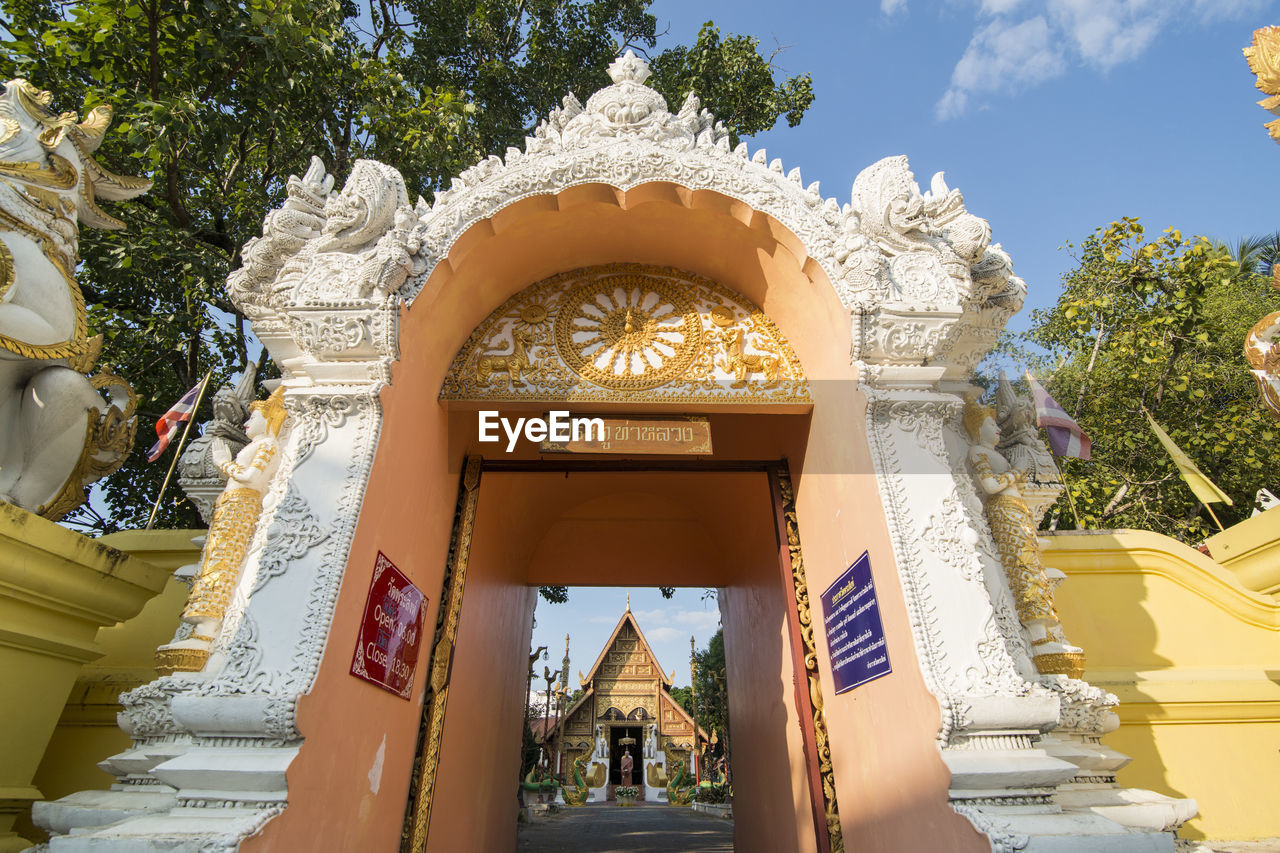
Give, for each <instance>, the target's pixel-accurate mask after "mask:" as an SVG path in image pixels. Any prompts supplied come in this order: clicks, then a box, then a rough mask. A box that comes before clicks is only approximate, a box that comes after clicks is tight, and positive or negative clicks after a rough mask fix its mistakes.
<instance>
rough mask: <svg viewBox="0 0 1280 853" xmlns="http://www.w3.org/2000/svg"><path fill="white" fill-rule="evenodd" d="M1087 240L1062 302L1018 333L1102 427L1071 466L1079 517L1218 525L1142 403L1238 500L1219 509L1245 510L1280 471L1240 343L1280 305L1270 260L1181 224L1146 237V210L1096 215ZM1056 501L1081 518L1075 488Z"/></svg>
mask: <svg viewBox="0 0 1280 853" xmlns="http://www.w3.org/2000/svg"><path fill="white" fill-rule="evenodd" d="M1073 248H1075V247H1073ZM1078 249H1079V261H1080V263H1079V266H1078V267H1077V268H1076V269H1074V270H1072V271H1071V272H1069V273H1068V274H1066V275H1065V276H1064V277H1063V291H1062V295H1061V296H1060V298H1059V300H1058V303H1057V304H1056V305H1055V306H1053V307H1052V308H1049V309H1047V310H1041V311H1036V312H1034V314H1033V315H1032V316H1033V327H1032V329H1031V330H1030V331H1029V332H1027V333H1026V334H1025V335H1024V336H1022V343H1023V344H1024V345H1025V344H1031V345H1034V346H1035V347H1036V348H1037V349H1036V353H1037V354H1035V355H1028V350H1026V349H1024V350H1023V355H1024V356H1025V357H1027V360H1028V361H1030V362H1031V363H1032V364H1033V365H1035V367H1036V370H1037V371H1038V372H1039V373H1040V374H1041V375H1044V376H1049V377H1050V378H1049V381H1048V383H1047V387H1048V390H1049V393H1050V394H1052V395H1053V396H1054V398H1055V399H1057V400H1058V402H1060V403H1061V404H1062V405H1063V407H1064V408H1066V409H1067V411H1068V413H1078V416H1077V418H1076V419H1077V421H1078V422H1079V423H1080V425H1081V426H1082V427H1083V428H1084V430H1085V432H1087V433H1088V434H1089V435H1090V436H1091V437H1092V439H1093V460H1092V461H1091V462H1087V463H1086V462H1081V461H1080V460H1076V459H1069V460H1066V461H1065V466H1064V474H1065V477H1066V481H1067V483H1068V484H1069V488H1070V491H1071V495H1072V497H1073V498H1074V503H1075V509H1076V511H1078V513H1079V520H1080V524H1081V526H1083V527H1087V528H1140V529H1146V530H1155V531H1158V532H1160V533H1164V534H1167V535H1169V536H1174V537H1177V538H1179V539H1182V540H1184V541H1187V542H1194V541H1197V540H1199V539H1201V538H1203V537H1204V536H1206V535H1208V534H1211V533H1214V532H1216V526H1215V525H1214V524H1213V522H1212V520H1211V519H1210V517H1209V516H1208V514H1207V513H1205V511H1204V510H1203V508H1202V507H1201V506H1200V504H1199V502H1198V501H1197V500H1196V498H1195V496H1194V495H1193V494H1192V493H1191V490H1190V489H1189V488H1188V487H1187V485H1186V484H1185V483H1184V482H1183V480H1182V479H1181V477H1180V476H1179V474H1178V472H1177V469H1176V467H1175V466H1174V464H1173V462H1172V460H1171V459H1170V458H1169V456H1168V454H1166V453H1165V452H1164V450H1163V449H1162V447H1161V446H1160V444H1159V442H1158V441H1157V439H1156V437H1155V435H1154V434H1153V433H1152V432H1151V429H1150V428H1149V427H1148V425H1147V420H1146V418H1145V416H1144V415H1143V407H1144V406H1145V407H1146V409H1148V410H1149V411H1150V412H1151V414H1152V416H1153V417H1154V418H1155V419H1156V421H1157V422H1158V423H1159V424H1160V425H1161V426H1162V427H1164V428H1165V430H1166V431H1167V432H1168V433H1169V435H1170V436H1171V437H1172V438H1173V440H1174V442H1176V443H1177V444H1178V446H1179V447H1181V448H1182V449H1183V450H1184V451H1185V452H1186V453H1187V454H1188V455H1189V456H1190V457H1191V458H1192V459H1193V460H1194V461H1195V463H1196V465H1197V466H1198V467H1199V468H1200V470H1201V471H1203V472H1204V473H1205V474H1206V475H1207V476H1208V477H1209V478H1210V479H1211V480H1213V481H1214V482H1215V483H1216V484H1217V485H1218V486H1219V487H1220V488H1221V489H1222V490H1223V491H1225V492H1226V493H1227V494H1228V495H1230V496H1231V498H1232V499H1233V500H1234V502H1235V506H1234V507H1226V506H1224V505H1222V504H1218V505H1215V506H1214V511H1215V512H1216V513H1217V514H1218V517H1219V518H1220V519H1221V520H1222V523H1223V524H1224V525H1230V524H1231V523H1233V522H1236V521H1240V520H1242V519H1243V518H1245V517H1246V516H1248V515H1249V514H1250V513H1251V512H1252V510H1253V507H1254V495H1255V493H1256V492H1257V490H1258V489H1260V488H1263V487H1266V488H1270V489H1272V490H1273V491H1274V490H1276V488H1277V486H1278V485H1280V444H1277V441H1276V438H1277V435H1278V434H1280V424H1277V422H1276V421H1275V419H1274V418H1272V417H1271V416H1270V415H1269V414H1268V413H1267V412H1266V411H1265V410H1264V408H1263V406H1262V405H1261V403H1260V402H1259V398H1258V394H1257V390H1256V388H1255V386H1254V383H1253V380H1252V378H1251V377H1250V375H1249V373H1248V365H1247V364H1246V363H1245V361H1244V357H1243V355H1242V348H1243V345H1244V338H1245V333H1246V332H1247V331H1248V329H1249V327H1250V326H1251V325H1253V324H1254V323H1255V322H1257V320H1258V319H1259V318H1260V317H1262V316H1263V315H1264V314H1266V313H1267V312H1269V311H1274V310H1276V309H1277V308H1280V297H1278V296H1277V294H1276V293H1275V292H1274V291H1273V290H1271V288H1270V283H1269V280H1268V278H1267V277H1266V276H1264V275H1262V274H1260V272H1259V271H1258V270H1259V269H1261V268H1262V263H1261V261H1260V260H1255V261H1254V262H1252V263H1251V264H1250V265H1249V266H1246V267H1245V268H1242V267H1241V266H1240V265H1239V264H1237V263H1236V261H1235V260H1234V259H1233V257H1232V254H1231V252H1230V251H1228V250H1227V248H1226V247H1224V246H1221V245H1214V244H1213V243H1211V242H1210V241H1208V240H1205V239H1204V238H1199V237H1197V238H1194V239H1190V240H1188V239H1185V238H1184V237H1183V236H1182V235H1181V234H1180V233H1179V232H1178V231H1176V230H1173V229H1168V230H1166V231H1165V232H1164V234H1163V235H1161V236H1160V237H1158V238H1156V239H1149V238H1148V237H1147V235H1146V233H1145V231H1144V230H1143V227H1142V225H1141V224H1140V223H1139V222H1138V220H1137V219H1122V220H1121V221H1119V222H1115V223H1112V224H1111V225H1109V226H1108V227H1106V228H1099V229H1098V230H1097V231H1096V232H1095V233H1094V234H1092V235H1091V236H1090V237H1089V238H1088V239H1086V240H1085V241H1084V242H1083V244H1082V245H1081V246H1079V247H1078ZM1046 353H1047V354H1046ZM1055 510H1056V511H1057V512H1059V513H1060V519H1061V522H1060V526H1062V527H1070V526H1072V525H1073V523H1074V516H1073V513H1072V510H1071V508H1070V505H1069V504H1068V502H1067V501H1066V499H1065V497H1064V498H1063V499H1062V500H1061V501H1059V504H1058V506H1057V507H1056V508H1055Z"/></svg>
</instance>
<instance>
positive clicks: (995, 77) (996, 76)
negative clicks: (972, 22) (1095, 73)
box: [937, 16, 1066, 119]
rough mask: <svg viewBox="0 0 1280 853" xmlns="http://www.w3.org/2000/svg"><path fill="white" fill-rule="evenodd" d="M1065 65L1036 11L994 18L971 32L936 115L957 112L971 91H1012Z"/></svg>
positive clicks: (944, 116)
mask: <svg viewBox="0 0 1280 853" xmlns="http://www.w3.org/2000/svg"><path fill="white" fill-rule="evenodd" d="M1065 70H1066V62H1065V59H1064V57H1063V54H1062V49H1061V47H1060V46H1059V45H1058V44H1056V43H1055V42H1054V41H1053V40H1052V39H1051V38H1050V30H1049V23H1048V21H1046V20H1045V19H1044V18H1043V17H1040V16H1037V17H1034V18H1030V19H1028V20H1025V21H1022V22H1020V23H1016V24H1014V23H1010V22H1008V21H1007V20H1005V19H1004V18H998V19H996V20H995V21H992V22H991V23H989V24H987V25H986V26H985V27H983V28H982V29H981V30H979V31H978V32H977V33H975V34H974V36H973V40H972V41H970V42H969V47H968V48H967V49H966V50H965V52H964V56H962V57H960V61H959V62H958V63H956V67H955V70H954V71H952V72H951V87H950V88H949V89H948V90H947V92H946V93H945V94H944V95H943V96H942V99H941V100H940V101H938V106H937V112H938V117H939V118H942V119H948V118H952V117H954V116H956V115H959V114H960V112H962V111H963V110H964V108H965V106H966V105H967V104H968V101H969V95H970V94H972V93H991V92H1015V91H1018V90H1020V89H1023V88H1026V87H1028V86H1034V85H1035V84H1037V83H1042V82H1044V81H1045V80H1048V79H1049V78H1051V77H1056V76H1058V75H1059V74H1061V73H1062V72H1063V71H1065Z"/></svg>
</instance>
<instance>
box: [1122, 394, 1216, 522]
mask: <svg viewBox="0 0 1280 853" xmlns="http://www.w3.org/2000/svg"><path fill="white" fill-rule="evenodd" d="M1142 412H1143V414H1145V415H1146V416H1147V420H1148V421H1150V422H1151V429H1152V431H1153V432H1155V434H1156V438H1158V439H1160V443H1161V444H1163V445H1164V449H1165V450H1167V451H1169V456H1171V457H1172V458H1173V464H1174V465H1177V466H1178V472H1179V473H1181V474H1182V479H1184V480H1186V481H1187V485H1188V486H1190V487H1191V491H1192V492H1194V493H1195V496H1196V497H1197V498H1199V499H1200V503H1202V504H1205V505H1206V506H1208V505H1209V504H1226V505H1227V506H1231V505H1232V504H1231V498H1229V497H1227V496H1226V495H1225V494H1224V493H1223V491H1222V489H1219V488H1218V487H1217V486H1215V485H1214V484H1213V481H1212V480H1210V479H1209V478H1208V477H1206V476H1205V475H1204V474H1202V473H1201V472H1200V469H1199V468H1197V467H1196V463H1194V462H1192V461H1191V457H1189V456H1187V454H1185V453H1183V452H1182V448H1180V447H1178V445H1176V444H1174V443H1173V439H1172V438H1169V434H1168V433H1167V432H1165V431H1164V430H1162V429H1161V428H1160V424H1158V423H1156V419H1155V418H1153V417H1151V413H1150V412H1148V411H1147V409H1146V407H1145V406H1144V407H1143V408H1142Z"/></svg>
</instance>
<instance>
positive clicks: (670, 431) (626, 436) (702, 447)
mask: <svg viewBox="0 0 1280 853" xmlns="http://www.w3.org/2000/svg"><path fill="white" fill-rule="evenodd" d="M593 420H599V421H600V422H601V423H602V424H603V429H596V428H590V429H586V430H584V431H583V434H582V435H581V436H580V437H579V438H577V439H574V440H571V441H551V440H549V439H548V440H546V441H543V442H542V443H541V445H540V449H541V451H542V452H543V453H608V454H626V455H646V456H648V455H659V456H710V455H711V423H710V422H709V421H708V420H707V419H706V418H701V417H696V416H693V415H684V416H679V417H670V418H598V419H593Z"/></svg>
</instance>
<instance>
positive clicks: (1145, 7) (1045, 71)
mask: <svg viewBox="0 0 1280 853" xmlns="http://www.w3.org/2000/svg"><path fill="white" fill-rule="evenodd" d="M903 1H904V2H905V0H903ZM1265 5H1266V4H1265V3H1264V2H1261V1H1260V0H979V5H978V9H977V16H976V19H975V22H974V25H975V31H974V34H973V36H972V38H971V39H970V40H969V44H968V46H967V47H966V48H965V51H964V55H963V56H961V57H960V60H959V62H957V63H956V66H955V69H954V70H953V71H952V72H951V84H950V86H948V87H947V90H946V91H945V92H944V93H943V94H942V97H941V98H939V99H938V102H937V104H936V105H935V106H934V111H935V113H936V115H937V117H938V118H939V119H940V120H943V121H945V120H947V119H951V118H955V117H956V116H959V115H961V114H962V113H964V112H965V111H966V110H968V109H969V108H971V107H975V106H979V107H980V106H982V103H983V98H982V96H993V95H1012V94H1017V93H1019V92H1022V91H1025V90H1027V89H1029V88H1032V87H1034V86H1037V85H1039V84H1041V83H1043V82H1045V81H1046V80H1050V79H1053V78H1054V77H1059V76H1061V75H1062V74H1064V73H1066V72H1067V71H1068V70H1069V69H1070V68H1071V67H1072V66H1077V65H1078V66H1085V67H1088V68H1092V69H1095V70H1098V71H1102V72H1106V71H1109V70H1110V69H1112V68H1114V67H1115V66H1117V65H1120V64H1122V63H1125V62H1130V61H1132V60H1134V59H1137V58H1138V57H1140V56H1141V55H1142V54H1143V53H1144V52H1145V51H1146V50H1147V48H1148V47H1150V46H1151V44H1152V42H1154V41H1155V40H1156V38H1157V37H1159V35H1160V33H1161V31H1162V30H1163V29H1164V28H1165V27H1167V26H1168V25H1169V24H1170V23H1171V22H1174V21H1178V22H1183V23H1186V22H1190V23H1193V24H1194V23H1195V22H1196V21H1197V20H1198V21H1200V22H1207V21H1210V20H1215V19H1216V20H1222V19H1234V18H1241V17H1247V16H1248V15H1250V14H1251V13H1255V12H1257V11H1259V10H1260V9H1261V8H1262V7H1263V6H1265ZM882 9H883V3H882Z"/></svg>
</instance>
